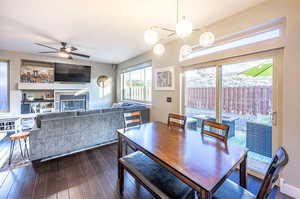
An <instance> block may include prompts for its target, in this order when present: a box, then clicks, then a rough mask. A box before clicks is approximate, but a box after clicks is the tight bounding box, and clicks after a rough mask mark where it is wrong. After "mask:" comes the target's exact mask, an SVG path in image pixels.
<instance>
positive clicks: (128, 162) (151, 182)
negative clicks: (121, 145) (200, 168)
mask: <svg viewBox="0 0 300 199" xmlns="http://www.w3.org/2000/svg"><path fill="white" fill-rule="evenodd" d="M119 161H120V163H121V164H122V165H123V166H124V168H125V169H126V170H127V171H128V172H129V173H130V174H131V175H133V177H135V178H137V180H138V181H140V182H142V183H143V185H144V186H145V188H146V189H148V190H149V189H150V190H149V191H150V192H151V193H153V194H154V195H156V197H158V198H162V199H192V198H194V195H195V194H194V191H193V190H192V188H190V187H189V186H188V185H186V184H185V183H183V182H182V181H181V180H179V179H178V178H177V177H176V176H175V175H173V174H171V173H170V172H168V171H167V170H166V169H164V168H162V167H161V166H160V165H159V164H158V163H156V162H155V161H153V160H152V159H151V158H149V157H148V156H146V155H145V154H143V153H142V152H140V151H137V152H134V153H131V154H129V155H127V156H124V157H122V158H120V160H119Z"/></svg>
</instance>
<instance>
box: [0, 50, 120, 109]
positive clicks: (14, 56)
mask: <svg viewBox="0 0 300 199" xmlns="http://www.w3.org/2000/svg"><path fill="white" fill-rule="evenodd" d="M22 59H27V60H36V61H46V62H60V63H69V64H86V65H91V66H92V71H91V83H90V84H89V86H88V88H89V91H90V108H91V109H96V108H101V107H107V106H111V104H112V103H113V102H114V100H115V87H114V82H115V81H114V79H115V70H113V68H112V65H111V64H103V63H98V62H90V61H85V60H68V59H62V58H58V57H50V56H40V55H34V54H28V53H18V52H10V51H0V60H8V61H9V63H10V113H12V114H20V112H21V91H20V90H18V89H17V83H18V82H19V81H20V66H21V60H22ZM99 75H107V76H109V77H111V84H110V91H109V92H108V93H109V94H107V95H106V96H104V97H100V93H99V92H100V89H99V87H98V86H97V84H96V79H97V77H98V76H99Z"/></svg>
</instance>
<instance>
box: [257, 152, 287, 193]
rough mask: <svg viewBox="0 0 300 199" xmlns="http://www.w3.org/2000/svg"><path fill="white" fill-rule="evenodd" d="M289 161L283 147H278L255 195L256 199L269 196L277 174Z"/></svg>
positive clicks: (277, 176)
mask: <svg viewBox="0 0 300 199" xmlns="http://www.w3.org/2000/svg"><path fill="white" fill-rule="evenodd" d="M288 161H289V157H288V154H287V152H286V150H285V149H284V148H283V147H279V148H278V149H277V151H276V153H275V156H274V157H273V159H272V162H271V164H270V166H269V168H268V171H267V173H266V175H265V177H264V180H263V183H262V185H261V187H260V190H259V192H258V195H257V197H256V198H257V199H265V198H267V197H268V196H269V194H270V192H271V190H272V188H273V186H274V185H275V183H276V181H277V179H278V178H279V173H280V172H281V170H282V169H283V168H284V167H285V165H287V163H288Z"/></svg>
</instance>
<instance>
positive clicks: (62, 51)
mask: <svg viewBox="0 0 300 199" xmlns="http://www.w3.org/2000/svg"><path fill="white" fill-rule="evenodd" d="M60 44H61V47H60V48H53V47H51V46H47V45H45V44H40V43H36V45H39V46H42V47H45V48H49V49H52V50H54V51H46V52H40V53H44V54H49V53H56V54H58V56H60V57H63V58H68V59H73V57H72V55H74V56H79V57H84V58H90V56H89V55H84V54H80V53H74V51H76V50H78V49H77V48H75V47H73V46H71V47H67V43H66V42H61V43H60Z"/></svg>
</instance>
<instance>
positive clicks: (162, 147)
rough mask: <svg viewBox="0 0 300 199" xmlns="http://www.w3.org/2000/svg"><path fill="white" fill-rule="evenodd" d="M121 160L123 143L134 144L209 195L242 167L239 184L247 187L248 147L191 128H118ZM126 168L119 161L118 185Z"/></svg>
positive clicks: (156, 124) (155, 124)
mask: <svg viewBox="0 0 300 199" xmlns="http://www.w3.org/2000/svg"><path fill="white" fill-rule="evenodd" d="M117 133H118V160H119V159H120V158H121V157H122V156H123V155H126V154H124V146H125V145H131V146H134V147H135V148H136V149H137V150H139V151H141V152H143V153H144V154H145V155H147V156H148V157H150V158H151V159H153V160H154V161H156V162H157V163H159V164H160V165H161V166H162V167H163V168H164V169H166V170H167V171H168V172H170V173H172V174H173V175H175V176H176V177H177V178H179V179H180V180H181V181H183V182H184V183H186V184H187V185H189V186H190V187H191V188H193V189H194V190H195V191H196V192H198V194H200V195H201V198H207V199H210V198H212V196H213V193H214V192H215V191H216V190H217V189H218V188H219V187H220V186H221V185H222V183H223V182H224V181H225V180H226V179H227V178H228V177H229V175H230V174H231V173H232V172H234V171H235V170H236V169H239V177H240V182H239V183H240V186H242V187H244V188H247V171H246V166H247V165H246V162H247V152H248V150H247V149H246V148H245V147H242V146H239V145H237V144H234V143H230V142H223V141H221V140H218V139H216V138H214V137H210V136H207V135H203V134H202V133H201V132H200V131H196V130H192V129H178V128H170V127H168V125H166V124H164V123H161V122H151V123H145V124H141V125H139V126H135V127H130V128H124V129H118V130H117ZM123 173H124V168H123V166H122V165H121V163H120V162H119V161H118V178H119V188H120V189H123V186H124V185H123V180H124V179H123V178H124V175H123Z"/></svg>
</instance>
